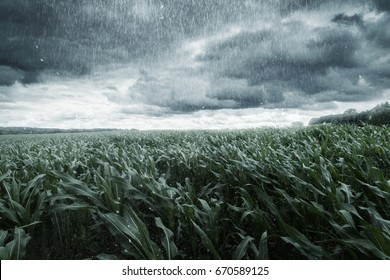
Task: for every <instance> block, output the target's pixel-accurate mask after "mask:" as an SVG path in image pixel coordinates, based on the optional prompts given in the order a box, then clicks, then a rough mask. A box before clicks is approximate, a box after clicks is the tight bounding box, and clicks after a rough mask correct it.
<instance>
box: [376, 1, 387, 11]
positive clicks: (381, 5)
mask: <svg viewBox="0 0 390 280" xmlns="http://www.w3.org/2000/svg"><path fill="white" fill-rule="evenodd" d="M373 2H374V4H375V6H376V8H377V9H378V10H382V11H390V2H389V1H388V0H373Z"/></svg>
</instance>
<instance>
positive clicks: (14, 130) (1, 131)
mask: <svg viewBox="0 0 390 280" xmlns="http://www.w3.org/2000/svg"><path fill="white" fill-rule="evenodd" d="M102 131H119V129H112V128H111V129H110V128H96V129H59V128H36V127H1V126H0V135H6V134H53V133H80V132H102Z"/></svg>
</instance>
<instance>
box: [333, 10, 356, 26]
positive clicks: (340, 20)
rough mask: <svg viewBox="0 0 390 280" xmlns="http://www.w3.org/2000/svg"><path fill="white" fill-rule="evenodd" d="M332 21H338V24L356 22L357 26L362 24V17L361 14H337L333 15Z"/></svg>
mask: <svg viewBox="0 0 390 280" xmlns="http://www.w3.org/2000/svg"><path fill="white" fill-rule="evenodd" d="M332 22H336V23H340V24H346V25H350V24H356V25H358V26H362V25H363V19H362V17H361V15H358V14H354V15H353V16H347V15H346V14H343V13H341V14H337V15H335V16H334V17H333V19H332Z"/></svg>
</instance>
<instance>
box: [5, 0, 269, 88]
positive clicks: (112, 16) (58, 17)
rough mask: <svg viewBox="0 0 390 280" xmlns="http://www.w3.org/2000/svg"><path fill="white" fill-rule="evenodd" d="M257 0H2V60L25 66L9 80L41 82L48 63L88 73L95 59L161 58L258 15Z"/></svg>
mask: <svg viewBox="0 0 390 280" xmlns="http://www.w3.org/2000/svg"><path fill="white" fill-rule="evenodd" d="M255 2H256V1H251V0H246V1H235V0H199V1H181V0H113V1H109V2H107V1H105V0H96V1H89V0H78V1H75V0H72V1H69V0H56V1H51V0H35V1H28V0H8V1H7V0H2V1H0V37H1V38H2V40H1V42H0V65H3V66H8V67H11V68H12V71H16V70H17V71H22V72H23V77H18V79H15V78H16V77H14V76H13V75H9V80H7V81H5V82H2V84H12V83H13V82H14V81H16V80H18V81H21V82H26V83H27V82H34V81H36V80H37V78H38V75H39V73H40V72H41V71H42V70H46V69H48V70H52V71H53V72H59V73H61V71H66V72H70V73H73V74H75V75H82V74H85V73H88V72H89V71H90V70H91V69H93V67H94V66H96V65H105V64H108V63H118V62H120V63H134V62H137V61H140V60H142V64H144V63H145V60H147V61H149V62H150V61H154V60H155V59H156V58H158V57H161V55H163V54H165V53H166V52H167V51H169V50H170V49H171V48H172V47H174V46H175V43H176V42H179V41H180V40H182V39H183V38H187V37H191V36H198V35H202V34H206V33H208V32H212V31H213V30H216V29H217V28H218V27H219V26H221V25H223V24H225V23H226V22H235V21H239V20H242V19H243V18H245V17H246V16H245V15H249V16H254V15H259V13H260V12H259V10H261V9H260V8H262V6H261V5H258V4H256V3H255ZM3 80H4V78H3Z"/></svg>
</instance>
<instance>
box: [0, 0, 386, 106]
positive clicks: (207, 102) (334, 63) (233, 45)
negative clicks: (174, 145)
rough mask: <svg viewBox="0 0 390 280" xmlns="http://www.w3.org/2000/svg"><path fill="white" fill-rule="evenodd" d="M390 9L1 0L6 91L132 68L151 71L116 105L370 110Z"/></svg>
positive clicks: (250, 0)
mask: <svg viewBox="0 0 390 280" xmlns="http://www.w3.org/2000/svg"><path fill="white" fill-rule="evenodd" d="M389 3H390V1H388V0H383V1H380V0H349V1H341V0H339V1H337V0H297V1H292V0H277V1H272V0H268V1H266V0H263V1H256V0H243V1H237V0H198V1H193V0H186V1H183V0H113V1H106V0H95V1H90V0H77V1H76V0H55V1H54V0H35V1H28V0H9V1H7V0H0V38H1V40H0V86H1V85H5V86H10V85H12V84H13V83H14V82H15V81H19V82H21V83H32V82H38V81H40V74H42V73H48V74H49V75H54V76H57V77H60V78H61V77H63V76H66V77H69V75H74V76H76V77H77V76H82V75H85V74H88V73H90V72H93V71H94V70H96V69H102V68H103V69H106V68H105V66H108V65H110V64H115V65H117V64H123V65H126V64H128V65H130V64H131V65H132V66H134V65H135V67H137V68H138V67H139V68H144V69H146V71H145V72H141V73H140V76H141V78H140V79H139V80H138V81H137V82H135V84H134V85H133V86H131V88H130V89H129V92H128V96H126V97H118V96H117V95H118V93H116V92H110V93H109V94H108V97H107V98H108V100H109V101H110V102H114V103H115V102H116V103H123V102H129V103H131V102H141V103H143V104H146V105H148V106H151V107H153V106H154V107H158V108H163V109H162V111H161V110H157V111H158V112H167V111H169V110H172V111H174V112H187V111H194V110H201V109H220V108H248V107H258V106H265V107H298V106H301V105H304V103H305V102H313V101H318V102H326V101H334V100H341V101H353V100H364V99H367V98H369V97H373V96H376V95H378V94H380V92H381V90H382V89H386V88H388V87H389V76H390V74H389V71H390V70H389V66H388V58H387V56H386V55H387V54H388V50H389V48H390V32H389V28H388V26H389V25H390V15H389V13H388V12H387V11H389ZM230 29H232V30H236V31H234V32H230V31H229V30H230ZM190 43H195V44H194V46H195V47H193V49H192V50H191V51H189V52H188V53H189V54H188V57H191V58H188V57H184V58H183V56H185V55H183V53H185V51H183V48H185V46H186V44H190ZM183 46H184V47H183ZM194 57H195V59H194ZM181 61H184V62H185V63H187V64H188V65H185V64H183V63H184V62H183V63H182V64H180V65H174V64H175V63H179V62H180V63H181ZM161 65H163V66H161ZM168 65H169V67H168ZM194 65H195V66H194ZM99 67H100V68H99ZM118 67H120V66H118ZM148 71H149V72H148ZM128 78H129V79H134V78H138V77H128ZM154 107H153V108H154ZM148 108H149V107H148ZM165 109H167V110H165ZM129 110H130V111H131V108H130V109H126V112H130V111H129Z"/></svg>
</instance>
